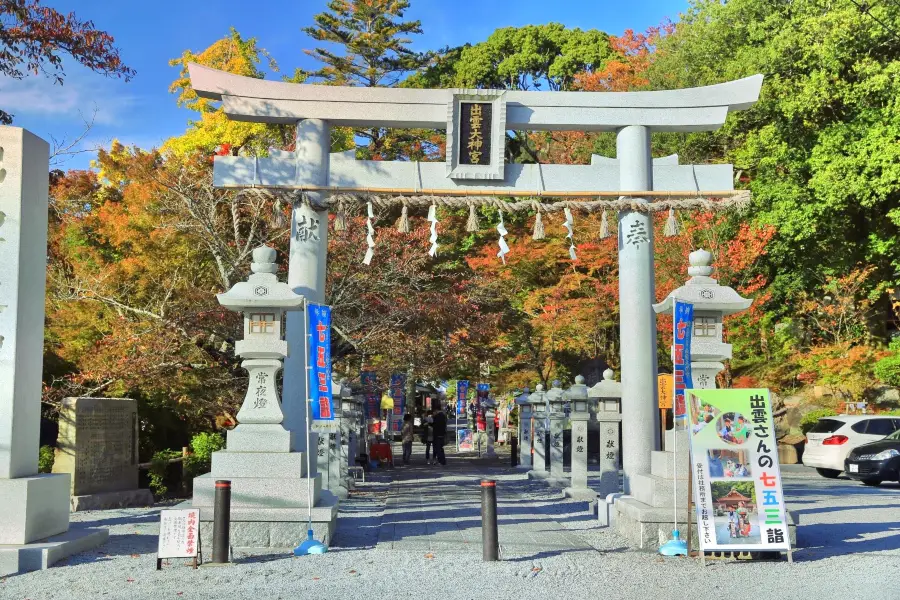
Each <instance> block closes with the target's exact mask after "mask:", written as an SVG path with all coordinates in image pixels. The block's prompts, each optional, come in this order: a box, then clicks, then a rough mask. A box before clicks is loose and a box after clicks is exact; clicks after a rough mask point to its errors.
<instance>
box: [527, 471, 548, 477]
mask: <svg viewBox="0 0 900 600" xmlns="http://www.w3.org/2000/svg"><path fill="white" fill-rule="evenodd" d="M549 478H550V471H535V470H534V469H532V470H531V471H528V479H549Z"/></svg>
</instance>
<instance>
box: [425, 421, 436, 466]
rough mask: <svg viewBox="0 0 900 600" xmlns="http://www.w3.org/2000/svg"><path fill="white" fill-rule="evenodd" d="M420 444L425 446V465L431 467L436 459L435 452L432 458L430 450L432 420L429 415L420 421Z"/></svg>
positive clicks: (432, 446) (431, 444)
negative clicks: (421, 427) (421, 426)
mask: <svg viewBox="0 0 900 600" xmlns="http://www.w3.org/2000/svg"><path fill="white" fill-rule="evenodd" d="M422 425H423V429H422V443H423V444H425V464H426V465H432V464H434V459H436V458H437V451H435V452H434V456H433V457H432V449H433V448H434V419H433V418H432V417H431V415H425V418H424V419H422Z"/></svg>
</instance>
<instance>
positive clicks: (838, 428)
mask: <svg viewBox="0 0 900 600" xmlns="http://www.w3.org/2000/svg"><path fill="white" fill-rule="evenodd" d="M898 429H900V418H898V417H879V416H877V415H837V416H833V417H822V418H821V419H819V421H818V423H816V424H815V425H814V426H813V428H812V429H810V430H809V433H807V434H806V448H804V450H803V464H804V465H806V466H809V467H815V469H816V471H818V472H819V475H821V476H822V477H828V478H830V479H833V478H835V477H837V476H839V475H840V474H841V473H843V472H844V466H845V465H844V461H845V460H846V459H847V456H848V455H849V454H850V452H851V451H852V450H853V449H855V448H858V447H859V446H862V445H863V444H869V443H871V442H877V441H879V440H882V439H884V438H885V436H887V435H890V434H891V433H893V432H895V431H897V430H898Z"/></svg>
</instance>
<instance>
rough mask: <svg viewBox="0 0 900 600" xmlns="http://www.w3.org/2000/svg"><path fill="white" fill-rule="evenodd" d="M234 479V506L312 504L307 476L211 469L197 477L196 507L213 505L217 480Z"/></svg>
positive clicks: (315, 488)
mask: <svg viewBox="0 0 900 600" xmlns="http://www.w3.org/2000/svg"><path fill="white" fill-rule="evenodd" d="M219 479H227V480H230V481H231V508H232V510H234V509H235V508H255V507H262V508H301V507H306V506H308V493H307V479H306V478H305V477H293V478H286V477H282V478H274V477H229V476H228V475H225V474H223V473H207V474H206V475H201V476H199V477H195V478H194V498H193V505H194V507H195V508H198V507H202V506H210V507H211V506H212V505H213V503H214V499H215V493H216V492H215V484H216V480H219ZM312 492H313V494H312V497H313V506H315V505H317V504H318V503H319V502H318V500H319V498H320V495H321V493H322V477H321V475H316V476H315V478H313V481H312Z"/></svg>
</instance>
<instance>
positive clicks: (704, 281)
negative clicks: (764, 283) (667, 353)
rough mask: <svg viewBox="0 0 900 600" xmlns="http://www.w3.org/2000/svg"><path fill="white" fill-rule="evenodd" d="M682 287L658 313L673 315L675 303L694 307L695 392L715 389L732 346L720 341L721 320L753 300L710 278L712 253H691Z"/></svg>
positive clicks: (667, 299)
mask: <svg viewBox="0 0 900 600" xmlns="http://www.w3.org/2000/svg"><path fill="white" fill-rule="evenodd" d="M688 260H689V262H690V267H688V275H690V276H691V278H690V279H688V280H687V283H685V285H683V286H681V287H680V288H678V289H676V290H674V291H673V292H672V293H671V294H669V295H668V296H666V299H665V300H663V301H662V302H660V303H659V304H654V305H653V310H655V311H656V312H657V313H658V314H672V311H673V310H674V308H675V300H676V299H677V300H679V301H681V302H688V303H690V304H693V305H694V323H693V327H692V328H691V375H692V379H693V386H694V388H696V389H711V388H715V387H716V375H717V374H718V373H719V372H720V371H722V370H723V369H724V368H725V365H723V364H722V362H721V361H723V360H727V359H730V358H731V344H726V343H725V342H724V341H723V337H722V336H723V330H722V317H724V316H725V315H731V314H734V313H738V312H741V311H744V310H747V309H748V308H750V305H751V304H753V300H751V299H748V298H742V297H741V296H740V294H738V293H737V292H736V291H734V290H733V289H732V288H730V287H728V286H725V285H719V283H718V281H716V280H715V279H713V278H712V277H710V275H712V273H713V268H712V266H711V262H712V254H710V253H709V252H707V251H706V250H703V249H700V250H697V251H695V252H691V253H690V255H689V257H688Z"/></svg>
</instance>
